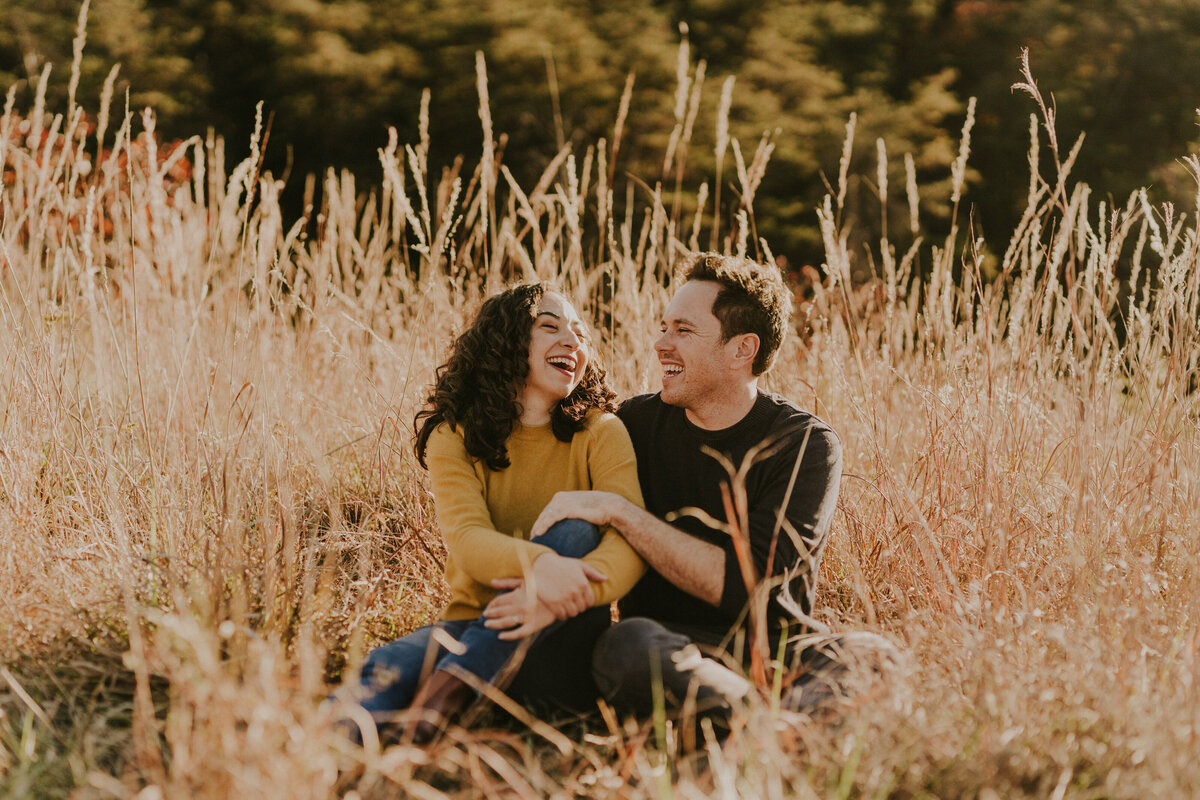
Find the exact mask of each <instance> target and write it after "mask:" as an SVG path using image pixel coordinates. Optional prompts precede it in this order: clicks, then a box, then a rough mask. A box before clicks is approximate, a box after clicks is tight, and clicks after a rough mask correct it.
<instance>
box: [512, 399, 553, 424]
mask: <svg viewBox="0 0 1200 800" xmlns="http://www.w3.org/2000/svg"><path fill="white" fill-rule="evenodd" d="M517 405H518V406H520V408H521V414H520V416H519V417H517V419H518V420H519V421H520V423H521V424H522V425H525V426H534V425H546V424H548V423H549V422H550V414H551V412H552V411H554V406H552V405H547V404H546V403H544V402H542V403H539V402H537V401H535V400H534V401H531V399H529V398H524V397H519V398H517Z"/></svg>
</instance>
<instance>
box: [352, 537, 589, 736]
mask: <svg viewBox="0 0 1200 800" xmlns="http://www.w3.org/2000/svg"><path fill="white" fill-rule="evenodd" d="M537 541H538V544H543V545H545V546H547V547H549V548H550V549H551V550H553V551H554V552H556V553H558V554H559V555H562V556H567V557H569V558H581V557H582V556H585V555H587V554H588V553H590V552H591V551H592V550H594V549H595V548H596V545H597V544H599V542H600V532H599V530H597V528H596V526H595V525H592V524H591V523H588V522H583V521H581V520H576V519H569V520H563V521H562V522H559V523H558V524H556V525H555V526H554V527H552V528H551V529H550V530H549V531H548V532H547V533H546V534H545V535H544V536H542V537H541V538H539V539H538V540H537ZM483 622H484V620H483V617H478V618H476V619H470V620H442V621H440V622H437V623H434V624H433V625H426V626H425V627H423V628H418V629H417V630H415V631H413V632H412V633H410V634H408V635H407V636H404V637H402V638H400V639H397V640H396V641H394V642H391V643H389V644H385V645H383V646H381V647H377V648H375V649H374V650H372V651H371V653H370V654H369V655H368V656H367V660H366V662H365V663H364V664H363V666H362V671H361V674H360V681H361V685H362V687H363V691H365V692H366V696H365V697H363V698H361V699H360V700H359V703H360V704H361V705H362V706H363V708H365V709H366V710H367V711H369V712H371V714H372V716H374V717H376V719H380V718H386V717H388V716H389V715H390V714H391V713H392V712H396V711H400V710H403V709H405V708H408V706H409V705H410V704H411V703H412V700H413V696H414V695H415V694H416V691H417V688H418V686H419V685H420V682H421V680H422V678H423V676H424V675H427V674H428V673H429V672H430V671H432V670H433V669H447V668H450V669H456V670H464V671H466V672H470V673H471V674H472V675H475V676H476V677H478V678H479V679H480V680H481V681H483V682H484V683H491V682H492V681H493V680H494V679H495V678H496V676H497V675H498V674H499V673H500V671H501V670H502V669H503V668H504V666H505V665H506V664H507V663H508V661H509V659H510V658H511V657H512V655H513V654H514V653H515V652H516V650H517V648H518V647H519V646H520V644H521V643H520V642H518V641H504V640H501V639H500V638H499V635H500V631H497V630H492V629H491V628H487V627H485V626H484V624H483ZM607 624H608V609H607V608H594V609H590V610H589V611H587V612H585V613H583V614H580V615H579V616H578V617H575V618H573V619H570V620H566V621H564V622H555V623H553V624H552V625H549V626H547V627H546V628H545V629H543V630H542V631H540V632H539V633H538V634H537V638H536V639H535V641H534V643H533V645H532V646H531V647H530V648H529V651H528V653H527V656H526V659H525V661H523V662H522V664H521V667H520V669H519V670H518V671H517V674H516V676H515V677H514V680H513V683H512V687H511V688H512V689H513V691H512V694H513V695H514V696H515V697H516V698H517V699H518V700H522V699H523V695H525V696H529V697H530V698H542V697H545V696H549V697H550V698H552V699H553V698H555V693H556V692H561V693H562V694H563V695H564V696H563V698H562V699H560V700H558V702H560V703H561V702H563V701H567V702H566V704H567V705H574V704H575V702H578V700H579V699H581V698H583V697H586V696H587V695H588V694H591V696H592V697H594V696H595V694H594V691H595V690H594V685H593V684H592V682H591V680H590V679H589V677H588V672H589V670H588V667H587V664H588V662H587V661H585V660H584V659H583V658H581V657H580V650H581V649H582V652H584V653H587V654H590V652H591V644H592V643H593V642H594V641H595V639H596V637H598V636H599V634H600V633H601V632H602V631H603V629H604V628H605V627H607ZM435 629H440V630H441V631H443V632H444V633H446V634H448V635H449V636H451V637H453V638H454V639H455V640H457V641H458V642H459V644H461V645H463V648H464V650H463V652H462V653H460V654H455V653H451V652H449V651H448V650H446V649H445V648H444V647H442V646H441V645H440V644H438V642H437V641H436V640H435V639H434V638H433V632H434V630H435ZM573 672H574V674H572V673H573ZM581 674H582V684H583V685H582V686H580V685H579V684H580V683H581V680H580V678H581Z"/></svg>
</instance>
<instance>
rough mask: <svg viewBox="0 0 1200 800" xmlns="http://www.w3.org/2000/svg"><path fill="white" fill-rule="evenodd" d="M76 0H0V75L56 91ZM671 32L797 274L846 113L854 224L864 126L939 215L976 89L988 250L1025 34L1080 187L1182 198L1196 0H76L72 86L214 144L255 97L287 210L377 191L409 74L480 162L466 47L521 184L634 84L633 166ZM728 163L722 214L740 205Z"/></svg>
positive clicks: (1189, 145)
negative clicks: (81, 35)
mask: <svg viewBox="0 0 1200 800" xmlns="http://www.w3.org/2000/svg"><path fill="white" fill-rule="evenodd" d="M79 7H80V3H79V1H78V0H6V2H5V3H3V4H0V85H2V86H10V85H13V86H16V87H17V92H18V99H19V100H28V99H29V98H31V97H32V95H33V93H34V91H35V89H36V86H37V83H38V80H39V79H40V77H41V74H42V70H43V68H44V65H46V64H51V65H52V66H53V70H52V73H51V79H50V88H51V97H57V98H58V99H60V100H61V99H63V98H65V95H66V93H67V77H68V74H69V68H70V63H71V47H72V39H73V37H74V29H75V25H76V21H77V18H78V15H79ZM684 27H686V32H687V33H686V42H687V58H688V63H689V69H691V70H693V71H694V70H696V69H697V67H698V66H699V65H700V64H701V62H703V64H704V76H705V80H704V82H703V84H702V89H701V99H702V102H703V103H704V104H706V105H708V107H709V108H712V107H715V105H716V104H717V103H719V102H720V96H721V90H722V86H723V84H724V82H725V80H726V78H727V77H728V76H734V77H735V83H734V91H733V95H732V106H731V116H730V135H732V136H734V137H738V138H739V139H740V141H741V143H742V147H743V150H744V151H745V152H746V153H747V158H749V155H750V154H751V153H752V152H753V150H754V147H755V145H756V144H757V143H758V141H759V140H760V138H761V137H762V136H763V135H764V134H765V135H766V136H768V137H769V139H770V141H771V143H772V144H773V145H774V147H775V149H774V153H773V157H772V165H771V167H770V168H769V169H768V171H767V175H766V178H765V180H764V182H763V184H762V186H761V187H760V189H759V192H758V194H757V196H756V198H755V207H756V211H757V220H756V221H757V232H758V233H759V234H760V235H762V236H764V237H766V238H767V240H768V241H769V242H770V243H771V246H772V248H773V249H774V251H775V252H776V253H777V254H779V255H782V256H784V257H786V258H787V259H788V260H789V261H790V262H791V263H793V265H798V264H802V263H812V262H814V261H817V260H819V259H820V253H821V249H820V243H819V238H818V232H817V227H816V218H815V214H814V213H813V209H814V208H815V206H816V204H817V203H818V202H819V200H820V198H821V197H822V196H823V195H824V193H825V191H826V190H825V185H824V182H823V176H825V175H828V176H831V177H832V176H833V175H835V174H836V172H837V169H838V160H839V157H840V154H841V148H842V143H843V139H844V135H845V129H846V123H847V120H848V119H849V116H850V114H851V113H854V114H855V115H856V119H857V134H856V137H855V149H854V157H853V160H852V174H854V175H858V176H861V177H859V178H857V179H855V181H854V183H853V186H854V187H855V188H854V189H853V190H852V192H851V195H852V196H851V198H850V202H849V204H848V208H849V209H851V211H852V212H853V213H856V214H858V215H860V216H861V217H862V220H861V221H859V222H858V224H857V228H858V229H860V230H870V227H871V224H872V219H873V218H876V217H878V215H879V210H878V197H877V192H876V187H875V177H874V176H875V169H876V151H877V140H882V141H883V144H884V147H885V149H886V151H887V153H888V154H889V156H891V157H892V159H891V160H892V162H893V163H897V159H899V158H901V157H902V156H903V154H906V153H910V154H911V155H912V157H913V164H914V166H915V168H916V171H917V176H918V180H919V182H920V185H921V186H922V204H923V205H922V208H921V214H922V217H923V220H922V223H923V226H924V227H925V229H926V230H928V231H931V232H934V233H936V232H937V231H938V229H939V225H943V226H944V225H946V224H948V218H949V205H948V195H949V191H950V189H949V183H950V182H949V164H950V162H951V161H953V159H954V157H955V155H956V150H957V146H958V138H959V132H960V130H961V127H962V125H963V122H964V118H965V110H966V107H967V100H968V98H971V97H975V98H977V108H976V119H975V128H974V132H973V136H972V154H971V160H970V165H971V168H972V172H971V173H970V176H969V182H970V185H971V191H970V195H969V198H968V199H969V201H970V203H971V219H972V224H974V225H975V226H976V227H977V228H978V230H979V232H980V233H982V234H983V235H985V236H988V237H989V240H1002V238H1003V235H1004V234H1005V233H1006V232H1008V231H1011V230H1012V227H1013V225H1014V224H1015V221H1016V219H1017V217H1018V214H1019V212H1020V210H1021V209H1022V208H1024V205H1025V194H1026V186H1027V183H1028V181H1027V176H1026V170H1027V165H1026V158H1025V152H1026V150H1027V149H1028V142H1029V125H1030V122H1029V114H1030V112H1031V111H1032V110H1033V109H1032V108H1031V106H1030V103H1029V100H1028V98H1027V97H1025V96H1024V95H1021V94H1019V93H1014V92H1012V90H1011V85H1012V83H1013V82H1014V81H1015V80H1017V78H1018V59H1019V54H1020V50H1021V48H1022V47H1028V48H1029V50H1030V57H1031V60H1032V62H1033V63H1034V68H1035V74H1036V75H1037V76H1038V79H1039V81H1040V83H1041V85H1042V86H1043V87H1044V88H1045V89H1046V90H1047V91H1048V92H1052V93H1053V95H1054V97H1055V99H1056V101H1057V107H1058V113H1059V123H1060V131H1062V132H1063V135H1065V136H1069V137H1071V138H1073V137H1075V136H1077V135H1078V134H1079V133H1081V132H1084V131H1086V133H1087V142H1086V143H1085V146H1084V148H1083V150H1082V152H1081V155H1080V157H1079V160H1078V163H1077V167H1076V177H1078V178H1079V179H1081V180H1084V181H1087V182H1089V183H1091V184H1092V185H1094V186H1096V187H1098V188H1099V189H1100V190H1101V191H1105V192H1109V193H1111V194H1112V195H1113V197H1114V200H1115V201H1116V202H1118V203H1122V202H1123V201H1124V195H1125V194H1127V193H1128V192H1129V191H1132V190H1133V189H1135V188H1137V187H1140V186H1144V185H1149V186H1151V187H1152V192H1154V193H1155V199H1156V200H1159V201H1164V200H1165V201H1170V200H1175V201H1182V200H1184V199H1185V198H1190V197H1191V196H1192V195H1194V192H1195V186H1194V185H1193V182H1192V181H1191V179H1190V178H1189V177H1187V175H1186V172H1185V171H1184V170H1183V169H1182V168H1180V167H1179V165H1178V164H1177V162H1176V159H1177V158H1178V157H1180V156H1181V155H1183V154H1185V153H1187V152H1189V150H1190V149H1194V148H1195V146H1196V144H1197V141H1198V140H1200V136H1198V134H1197V129H1196V111H1195V109H1196V106H1197V105H1200V97H1197V94H1198V93H1200V90H1198V89H1197V86H1198V85H1200V84H1197V82H1196V77H1197V76H1200V4H1197V3H1195V2H1192V1H1191V0H1105V2H1099V0H1094V1H1092V2H1072V3H1062V2H1055V0H1026V1H1025V2H1015V1H1014V0H891V1H889V2H874V1H872V0H841V1H840V2H837V1H833V2H827V1H824V0H764V1H763V2H759V3H746V2H743V1H742V0H652V1H651V2H648V3H647V2H640V1H638V0H607V1H606V2H598V1H597V0H241V1H240V2H232V1H231V0H93V1H92V2H91V8H90V13H89V16H88V39H87V48H86V51H85V54H84V59H83V71H82V78H81V83H80V87H79V93H78V96H79V97H80V98H81V100H82V101H83V102H84V104H85V106H87V107H89V108H96V107H97V106H98V104H99V97H100V92H101V87H102V85H103V83H104V80H105V77H106V76H107V75H108V73H109V70H110V69H111V67H112V65H113V64H114V63H118V64H120V72H119V80H118V89H119V91H118V92H117V93H116V95H115V96H114V99H113V104H114V108H113V111H114V112H115V113H120V111H121V110H122V109H123V106H124V103H125V92H126V91H127V92H128V99H129V104H130V107H131V108H133V109H135V110H137V109H140V108H141V107H142V106H146V105H149V106H152V107H153V108H154V109H155V111H156V112H157V114H158V129H159V131H160V133H162V134H163V135H165V136H166V137H168V138H172V137H179V138H183V137H186V136H189V135H191V134H194V133H204V132H205V131H206V130H207V129H210V128H211V129H213V130H215V131H216V132H217V133H218V134H220V135H222V136H224V137H225V138H226V141H227V143H228V147H229V149H230V151H231V152H232V153H234V154H237V153H238V151H239V150H240V149H244V148H245V147H247V146H248V142H249V140H250V135H251V131H252V129H253V126H254V109H255V106H256V104H257V103H258V102H259V101H263V103H264V109H265V112H266V114H267V115H268V118H269V119H270V140H269V142H268V145H267V150H266V165H267V166H268V167H269V168H270V169H271V170H272V172H273V173H274V174H275V175H276V176H277V177H285V176H286V177H287V181H288V189H287V190H286V194H285V197H286V198H290V203H291V207H292V208H294V209H295V211H296V213H297V214H298V213H299V211H300V203H301V192H302V188H303V183H304V181H303V176H306V175H308V174H312V173H321V172H323V171H324V170H325V169H327V168H330V167H333V168H348V169H350V170H351V171H353V172H354V173H355V174H356V175H357V177H358V179H359V181H360V185H363V186H367V185H369V184H370V183H371V182H372V181H373V180H377V179H378V176H379V174H380V168H379V164H378V159H377V155H376V151H377V149H378V148H379V147H381V146H383V145H384V144H385V143H386V141H387V127H388V126H395V127H396V128H397V129H398V130H399V131H400V132H401V135H402V138H405V137H410V138H411V137H415V132H416V128H417V116H418V113H419V109H420V104H421V100H420V98H421V93H422V91H423V90H424V89H426V88H428V89H430V90H431V97H432V103H431V109H430V119H431V134H432V136H431V138H432V145H433V152H432V154H431V163H433V164H446V165H449V164H451V163H452V162H453V160H454V158H455V156H457V155H459V154H465V155H467V157H468V158H472V157H474V155H475V154H476V153H478V152H479V150H480V146H481V142H482V134H481V132H480V125H479V117H478V100H477V96H476V89H475V72H474V59H475V53H476V51H482V52H483V53H484V55H485V57H486V60H487V65H488V76H489V84H490V94H491V111H492V116H493V118H494V124H495V130H496V131H497V133H498V134H504V135H506V136H507V145H506V148H505V153H504V160H505V163H506V164H507V165H508V166H509V168H510V169H512V170H513V172H514V174H516V175H517V177H518V178H519V179H521V180H528V179H529V177H530V176H531V175H536V174H537V173H540V171H541V170H542V169H543V168H544V166H545V164H546V163H548V161H549V159H550V158H551V157H552V156H553V154H554V153H556V152H557V151H558V150H559V149H560V148H561V146H562V145H564V144H575V145H581V144H583V143H585V142H594V141H596V140H597V139H599V138H600V137H604V136H607V137H611V136H612V135H613V127H614V123H615V120H616V117H617V110H618V105H619V102H620V98H621V94H622V89H623V87H624V86H625V85H626V80H627V77H628V76H629V75H631V74H632V75H633V76H634V83H633V86H634V92H633V96H632V97H633V99H632V104H631V109H630V118H631V119H632V120H636V121H637V124H636V125H631V126H630V127H629V129H628V130H627V132H626V136H625V138H624V139H623V140H622V144H621V157H620V163H619V164H617V165H616V168H617V169H619V170H623V171H628V172H630V173H632V174H635V175H637V176H638V177H640V178H642V179H643V180H651V179H654V178H655V177H656V176H658V175H660V174H661V172H662V169H663V154H664V151H665V149H666V138H667V133H668V132H669V131H670V129H671V127H672V124H673V118H674V117H673V115H674V107H675V97H674V91H675V86H676V72H677V61H678V54H679V52H680V46H681V42H682V41H684V40H685V37H683V36H681V30H683V29H684ZM693 74H695V73H694V72H693ZM18 107H21V106H18ZM714 139H715V133H714V132H713V131H708V130H697V131H696V132H695V135H694V139H693V142H692V145H691V149H690V151H689V155H688V162H687V163H688V172H687V173H685V174H683V175H681V176H676V175H674V174H672V175H670V176H666V175H664V176H663V178H664V180H665V181H674V180H676V179H677V178H679V179H681V180H682V181H683V183H684V184H685V185H686V188H688V189H694V188H695V187H696V186H697V185H698V184H699V183H700V182H701V181H702V180H706V179H708V180H710V179H711V177H712V174H713V171H712V169H711V166H712V163H713V160H714V156H713V144H714ZM1070 144H1071V142H1070V141H1067V142H1065V143H1064V144H1063V147H1064V148H1067V147H1069V146H1070ZM898 163H903V162H902V161H899V162H898ZM893 169H895V167H893ZM726 178H727V179H726V184H727V185H726V186H725V187H723V194H722V195H721V203H722V214H723V215H725V217H726V218H727V219H728V218H729V217H731V216H732V214H733V213H734V212H735V211H736V204H737V201H738V198H737V197H736V196H734V195H733V193H732V191H730V186H729V181H728V173H726ZM904 179H905V176H904V175H903V174H897V175H893V176H891V181H892V182H893V183H894V184H895V185H899V186H903V185H904ZM893 194H894V195H901V196H902V193H899V192H893ZM896 202H899V203H902V202H903V201H902V199H900V200H897V201H896ZM899 214H900V217H901V218H903V217H904V216H906V215H907V210H902V211H900V212H899ZM897 244H898V245H900V246H903V245H904V243H903V242H897Z"/></svg>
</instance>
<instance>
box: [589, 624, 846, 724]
mask: <svg viewBox="0 0 1200 800" xmlns="http://www.w3.org/2000/svg"><path fill="white" fill-rule="evenodd" d="M694 644H695V643H694V642H693V640H692V638H691V637H689V636H687V635H685V634H683V633H680V632H678V631H674V630H671V629H670V628H667V627H666V626H665V625H663V624H662V623H660V622H657V621H655V620H653V619H649V618H646V617H632V618H630V619H627V620H622V621H621V622H618V623H617V624H616V625H613V626H612V627H611V628H609V629H608V630H607V631H605V632H604V633H603V634H602V635H601V636H600V637H599V639H598V641H597V643H596V646H595V650H594V652H593V655H592V676H593V678H594V680H595V682H596V686H597V687H598V688H599V690H600V692H601V694H602V695H603V696H604V697H605V699H607V700H608V702H610V703H611V704H612V705H613V707H614V708H616V709H617V710H618V711H621V712H623V713H632V714H636V715H638V716H641V717H648V716H650V715H651V714H652V713H653V712H654V710H655V706H656V703H657V698H656V694H657V693H658V692H659V691H661V696H662V704H663V707H664V708H665V710H666V711H667V713H668V714H673V715H678V714H679V712H681V711H684V710H687V709H686V706H687V705H688V704H689V702H691V703H694V706H693V707H692V710H693V713H694V715H695V718H694V722H695V723H696V725H697V727H698V726H699V723H700V721H701V720H703V719H709V720H711V721H712V722H713V726H714V729H716V730H717V732H718V734H719V733H721V729H722V728H724V727H725V725H727V723H728V718H729V715H730V714H731V713H732V711H733V702H734V701H736V699H737V693H738V692H739V691H742V690H745V691H749V689H750V684H749V682H748V681H745V680H744V679H740V678H739V676H738V674H737V673H736V672H734V671H733V670H729V669H726V668H724V667H723V666H722V665H720V664H719V663H718V662H717V661H716V660H715V659H711V658H710V659H699V658H697V657H696V656H697V655H699V653H698V652H693V653H692V654H691V656H690V657H684V656H687V655H688V654H687V652H685V651H686V650H687V648H688V647H690V646H694ZM841 648H842V642H841V641H840V637H828V638H826V639H825V640H823V641H822V642H821V643H820V644H818V645H813V646H805V647H803V648H800V649H789V651H788V653H787V655H786V656H785V658H786V661H787V663H788V664H790V665H791V669H792V670H795V671H797V672H798V679H797V681H796V683H795V685H794V686H793V687H792V689H791V690H790V691H789V695H790V696H789V698H787V699H785V702H786V703H787V704H788V705H789V707H792V708H793V710H808V709H811V708H815V707H816V706H819V705H821V704H822V703H825V702H827V701H829V700H831V699H833V698H834V697H835V696H836V695H837V694H838V692H839V691H840V688H839V686H838V681H839V680H840V678H841V676H842V675H843V674H844V673H845V671H846V668H845V666H844V665H843V664H842V663H841V654H840V651H841ZM709 649H710V650H715V649H719V648H712V647H710V648H709ZM659 687H661V689H660V688H659Z"/></svg>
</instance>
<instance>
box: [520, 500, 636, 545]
mask: <svg viewBox="0 0 1200 800" xmlns="http://www.w3.org/2000/svg"><path fill="white" fill-rule="evenodd" d="M622 503H626V504H628V503H629V501H628V500H626V499H625V498H624V497H621V495H619V494H614V493H612V492H594V491H580V492H556V493H555V495H554V497H552V498H551V499H550V502H549V503H547V504H546V507H545V508H543V509H542V513H541V514H539V515H538V518H537V520H535V521H534V523H533V527H532V528H530V529H529V538H530V539H531V540H532V539H536V538H537V537H539V536H541V535H542V534H544V533H545V532H546V531H548V530H550V527H551V526H552V525H554V523H556V522H561V521H562V520H564V519H581V520H584V521H585V522H590V523H592V524H593V525H596V526H597V527H601V528H602V527H604V526H605V525H612V524H613V519H614V518H615V517H616V513H617V511H618V509H619V508H620V506H621V504H622Z"/></svg>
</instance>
